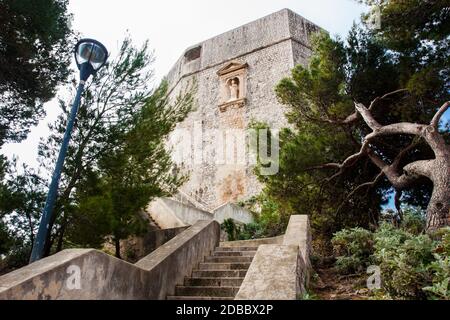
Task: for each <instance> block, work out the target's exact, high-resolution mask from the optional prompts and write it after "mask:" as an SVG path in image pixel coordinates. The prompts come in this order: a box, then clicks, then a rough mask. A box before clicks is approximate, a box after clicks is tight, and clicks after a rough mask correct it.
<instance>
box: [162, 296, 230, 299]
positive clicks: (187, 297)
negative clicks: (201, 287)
mask: <svg viewBox="0 0 450 320" xmlns="http://www.w3.org/2000/svg"><path fill="white" fill-rule="evenodd" d="M167 300H234V297H201V296H167Z"/></svg>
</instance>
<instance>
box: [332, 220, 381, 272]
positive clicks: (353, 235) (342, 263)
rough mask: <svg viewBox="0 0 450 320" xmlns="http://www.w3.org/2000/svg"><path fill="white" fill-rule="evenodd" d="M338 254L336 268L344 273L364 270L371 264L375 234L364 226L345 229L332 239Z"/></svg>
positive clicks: (335, 251)
mask: <svg viewBox="0 0 450 320" xmlns="http://www.w3.org/2000/svg"><path fill="white" fill-rule="evenodd" d="M331 243H332V245H333V250H334V253H335V255H336V257H337V258H336V268H337V269H338V271H340V272H342V273H355V272H362V271H364V270H365V269H366V268H367V267H368V266H369V265H370V264H371V259H372V258H371V256H372V254H373V244H374V239H373V234H372V233H371V232H370V231H368V230H365V229H363V228H352V229H344V230H341V231H339V232H336V233H335V234H334V237H333V239H332V241H331Z"/></svg>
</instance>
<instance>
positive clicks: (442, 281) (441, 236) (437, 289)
mask: <svg viewBox="0 0 450 320" xmlns="http://www.w3.org/2000/svg"><path fill="white" fill-rule="evenodd" d="M435 236H437V237H438V241H439V240H440V241H439V242H438V245H437V246H436V247H435V248H434V250H433V256H434V258H435V261H433V262H432V263H431V264H430V265H429V267H428V268H429V271H430V272H431V273H432V278H433V280H432V284H431V285H430V286H427V287H425V288H424V289H423V290H424V291H425V292H426V293H427V295H428V297H429V298H430V299H445V300H450V227H447V228H443V229H441V230H440V231H439V232H438V233H437V234H435Z"/></svg>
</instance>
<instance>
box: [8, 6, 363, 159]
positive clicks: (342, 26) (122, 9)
mask: <svg viewBox="0 0 450 320" xmlns="http://www.w3.org/2000/svg"><path fill="white" fill-rule="evenodd" d="M283 8H289V9H291V10H293V11H295V12H297V13H298V14H300V15H302V16H304V17H305V18H307V19H308V20H310V21H312V22H314V23H315V24H317V25H319V26H321V27H322V28H324V29H326V30H328V31H329V32H330V33H331V34H332V35H337V34H339V35H342V36H345V34H346V33H347V32H348V30H349V29H350V28H351V26H352V24H353V21H355V20H356V21H358V20H359V17H360V15H361V13H362V12H363V11H364V7H363V6H362V5H360V4H358V3H357V2H356V1H354V0H227V1H218V0H158V1H148V0H146V1H143V0H127V1H117V0H95V1H93V0H71V1H70V5H69V10H70V12H71V13H72V14H73V22H72V26H73V28H74V30H76V31H78V32H80V33H81V36H82V37H86V38H94V39H97V40H99V41H100V42H102V43H103V44H104V45H105V46H106V47H107V48H108V50H109V52H110V53H111V55H112V56H114V55H115V54H116V53H117V52H118V48H119V45H120V43H121V41H122V40H123V38H124V37H125V35H126V34H127V32H128V34H129V35H130V36H131V38H132V39H133V42H134V43H135V44H137V45H140V44H142V43H143V42H144V41H145V40H147V39H148V40H149V44H150V47H151V48H152V49H154V51H155V57H156V61H155V63H154V69H155V75H156V76H155V81H158V80H159V79H161V78H162V77H163V76H164V75H166V74H167V72H168V71H169V70H170V68H171V67H172V65H173V64H174V63H175V62H176V60H177V59H178V58H179V57H180V56H181V54H182V53H183V51H184V50H185V49H186V48H187V47H190V46H192V45H194V44H196V43H198V42H201V41H203V40H206V39H208V38H211V37H213V36H215V35H218V34H221V33H223V32H226V31H228V30H231V29H233V28H236V27H239V26H241V25H243V24H245V23H248V22H251V21H253V20H256V19H258V18H261V17H263V16H266V15H268V14H271V13H273V12H276V11H278V10H281V9H283ZM59 95H60V96H61V95H63V90H60V93H59ZM56 101H57V100H56V99H54V100H52V101H50V102H48V103H46V104H45V106H44V107H45V110H46V112H47V116H46V118H45V119H43V120H42V121H41V122H40V123H39V125H38V126H37V127H34V128H32V130H31V133H30V134H29V136H28V138H27V140H25V141H23V142H22V143H15V144H7V145H5V146H4V147H3V148H2V150H1V153H2V154H5V155H6V156H8V157H9V158H11V157H13V155H14V156H17V157H18V158H19V162H25V163H27V164H28V165H30V166H32V167H37V160H36V157H37V146H38V143H39V139H40V138H41V137H46V136H48V134H49V130H48V127H47V125H48V123H51V122H53V121H54V120H55V119H56V118H57V116H58V114H59V113H60V110H59V108H58V105H57V103H56Z"/></svg>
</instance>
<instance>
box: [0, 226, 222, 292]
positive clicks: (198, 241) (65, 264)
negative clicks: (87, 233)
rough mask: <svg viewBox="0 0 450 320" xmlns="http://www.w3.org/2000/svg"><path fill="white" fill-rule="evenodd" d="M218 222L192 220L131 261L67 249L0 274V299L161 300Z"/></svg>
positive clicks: (203, 249)
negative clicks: (189, 223)
mask: <svg viewBox="0 0 450 320" xmlns="http://www.w3.org/2000/svg"><path fill="white" fill-rule="evenodd" d="M219 233H220V227H219V224H218V223H217V222H215V221H198V222H197V223H196V224H195V225H193V226H192V227H190V228H189V229H187V230H185V231H184V232H182V233H181V234H179V235H178V236H176V237H175V238H173V239H172V240H170V241H169V242H167V243H166V244H164V245H163V246H161V247H159V248H158V249H156V250H155V251H153V252H152V253H151V254H149V255H148V256H146V257H145V258H143V259H141V260H140V261H139V262H138V263H136V264H134V265H133V264H130V263H128V262H125V261H122V260H119V259H117V258H114V257H111V256H109V255H107V254H105V253H103V252H101V251H97V250H93V249H72V250H64V251H61V252H60V253H57V254H55V255H52V256H50V257H48V258H44V259H42V260H39V261H37V262H35V263H32V264H30V265H28V266H26V267H23V268H21V269H18V270H16V271H13V272H11V273H8V274H6V275H4V276H1V277H0V300H67V299H71V300H72V299H88V300H91V299H94V300H98V299H108V300H112V299H130V300H131V299H165V298H166V296H167V295H173V293H174V291H175V286H176V285H177V284H181V283H182V282H183V279H184V277H186V276H188V275H190V274H191V271H192V269H193V268H194V267H195V266H196V265H197V264H198V263H199V262H201V261H203V259H204V257H205V256H206V255H209V254H210V252H211V251H212V250H214V248H215V247H216V246H217V245H218V243H219Z"/></svg>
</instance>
